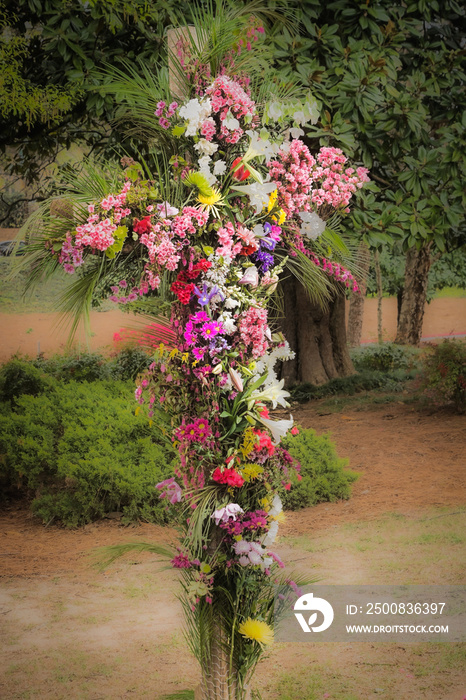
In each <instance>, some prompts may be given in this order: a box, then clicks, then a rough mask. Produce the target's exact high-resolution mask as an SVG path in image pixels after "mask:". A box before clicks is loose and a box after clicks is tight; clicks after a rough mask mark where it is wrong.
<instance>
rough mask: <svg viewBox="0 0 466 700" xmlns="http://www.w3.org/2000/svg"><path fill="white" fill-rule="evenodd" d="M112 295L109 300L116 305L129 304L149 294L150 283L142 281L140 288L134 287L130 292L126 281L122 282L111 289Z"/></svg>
mask: <svg viewBox="0 0 466 700" xmlns="http://www.w3.org/2000/svg"><path fill="white" fill-rule="evenodd" d="M110 289H111V290H112V295H111V296H110V297H109V298H108V299H109V301H112V302H113V303H114V304H129V302H131V301H136V299H138V297H142V296H144V294H148V293H149V283H148V282H146V281H142V282H141V283H140V285H139V286H133V287H132V288H131V289H130V291H129V292H128V291H127V289H128V283H127V282H126V280H120V282H118V285H116V284H115V285H113V286H112V287H110Z"/></svg>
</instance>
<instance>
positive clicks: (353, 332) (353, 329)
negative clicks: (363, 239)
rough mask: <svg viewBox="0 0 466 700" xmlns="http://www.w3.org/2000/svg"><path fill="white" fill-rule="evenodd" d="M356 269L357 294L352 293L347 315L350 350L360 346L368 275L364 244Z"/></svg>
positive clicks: (366, 250) (368, 255)
mask: <svg viewBox="0 0 466 700" xmlns="http://www.w3.org/2000/svg"><path fill="white" fill-rule="evenodd" d="M357 261H358V267H359V270H360V274H359V275H358V277H357V281H358V285H359V290H360V291H359V292H356V293H353V294H352V295H351V299H350V308H349V315H348V328H347V334H348V345H349V347H350V348H355V347H358V346H359V345H360V344H361V333H362V321H363V317H364V300H365V298H366V286H367V275H368V274H369V265H370V253H369V248H368V247H367V245H366V244H365V243H361V244H360V245H359V248H358V260H357Z"/></svg>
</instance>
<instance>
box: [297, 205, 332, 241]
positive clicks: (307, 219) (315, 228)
mask: <svg viewBox="0 0 466 700" xmlns="http://www.w3.org/2000/svg"><path fill="white" fill-rule="evenodd" d="M299 216H300V217H301V221H302V222H303V224H302V226H301V228H300V231H301V233H302V234H303V235H304V236H307V237H308V238H310V239H311V240H313V241H315V240H316V239H317V238H318V237H319V236H320V235H321V234H322V233H323V232H324V231H325V228H326V224H325V221H322V219H321V218H320V216H318V215H317V214H314V213H313V212H309V211H300V212H299Z"/></svg>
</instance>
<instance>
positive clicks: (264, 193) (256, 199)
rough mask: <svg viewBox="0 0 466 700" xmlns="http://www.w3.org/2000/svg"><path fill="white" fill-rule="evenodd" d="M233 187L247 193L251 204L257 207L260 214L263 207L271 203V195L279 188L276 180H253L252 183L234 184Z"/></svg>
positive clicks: (257, 212)
mask: <svg viewBox="0 0 466 700" xmlns="http://www.w3.org/2000/svg"><path fill="white" fill-rule="evenodd" d="M231 189H232V190H236V191H237V192H244V194H247V195H248V196H249V201H250V202H251V206H253V207H255V209H256V214H260V213H261V211H262V209H263V208H264V207H265V206H267V204H268V203H269V195H270V193H271V192H273V191H274V190H276V189H277V185H276V184H275V182H264V183H260V182H253V183H252V185H234V186H232V188H231Z"/></svg>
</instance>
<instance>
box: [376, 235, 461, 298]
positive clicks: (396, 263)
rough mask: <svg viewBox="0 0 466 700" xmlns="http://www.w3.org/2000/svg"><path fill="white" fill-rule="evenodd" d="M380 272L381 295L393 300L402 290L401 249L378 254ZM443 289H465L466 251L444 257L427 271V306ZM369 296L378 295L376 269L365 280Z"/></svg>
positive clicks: (398, 247) (396, 247)
mask: <svg viewBox="0 0 466 700" xmlns="http://www.w3.org/2000/svg"><path fill="white" fill-rule="evenodd" d="M379 259H380V270H381V273H382V290H383V293H384V294H387V295H389V296H396V295H397V294H400V293H401V292H402V290H403V287H404V283H405V282H404V269H405V256H404V254H403V252H402V250H401V248H400V246H395V247H394V248H393V249H392V250H383V251H381V253H380V257H379ZM445 287H459V288H460V289H466V248H465V247H464V246H463V247H462V248H459V249H458V250H455V251H452V252H447V253H444V254H443V255H442V256H441V257H440V258H438V259H435V260H434V262H433V264H432V267H431V268H430V271H429V283H428V287H427V301H428V302H430V301H432V299H433V298H434V296H435V293H436V292H437V291H440V290H442V289H444V288H445ZM367 292H368V294H376V293H377V285H376V278H375V269H374V267H373V265H372V266H371V268H370V271H369V276H368V278H367Z"/></svg>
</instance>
